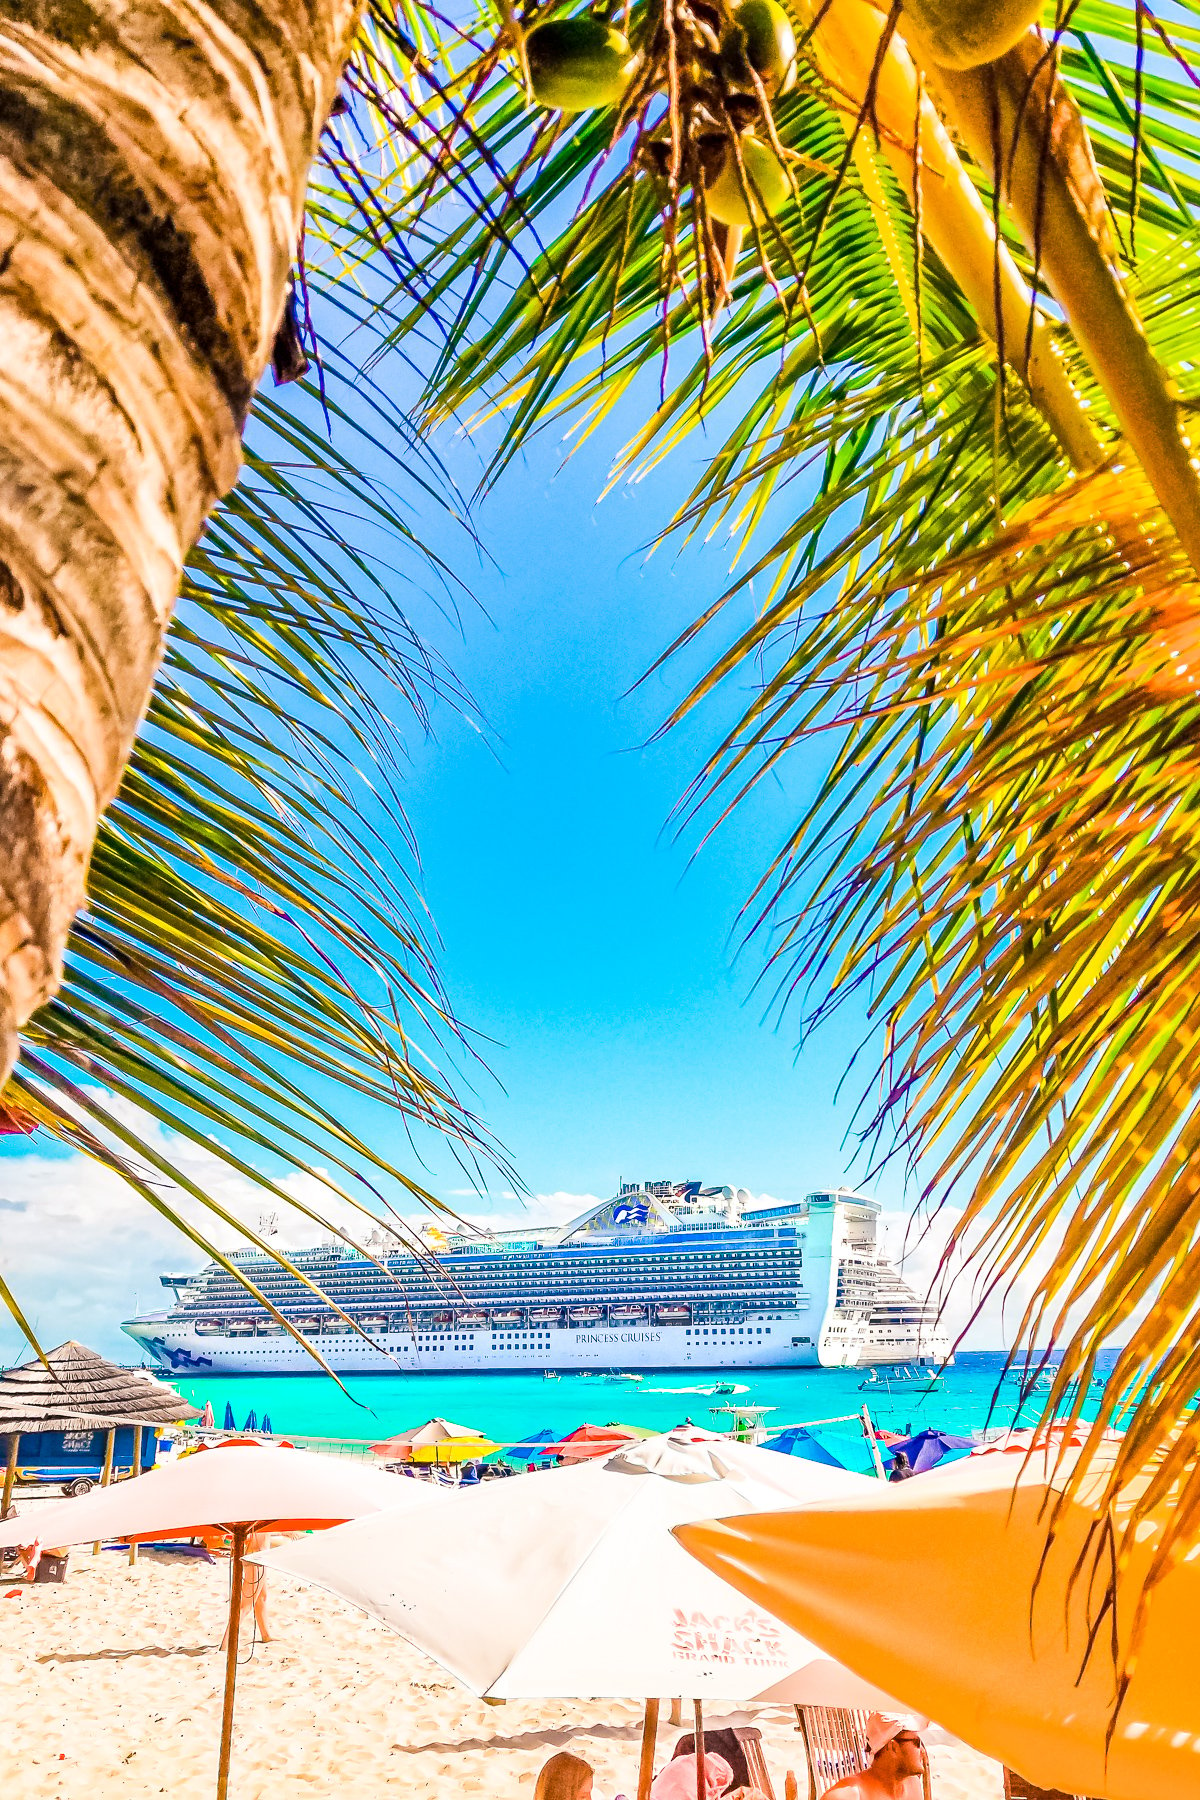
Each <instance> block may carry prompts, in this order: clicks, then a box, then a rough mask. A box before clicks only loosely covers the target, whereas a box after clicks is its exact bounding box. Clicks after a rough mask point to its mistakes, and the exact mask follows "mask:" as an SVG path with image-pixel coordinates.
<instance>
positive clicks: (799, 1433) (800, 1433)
mask: <svg viewBox="0 0 1200 1800" xmlns="http://www.w3.org/2000/svg"><path fill="white" fill-rule="evenodd" d="M762 1447H763V1449H764V1450H777V1451H779V1452H780V1454H781V1455H783V1456H802V1457H803V1458H804V1459H805V1461H806V1462H815V1463H824V1464H825V1466H826V1467H827V1468H830V1469H844V1468H845V1466H846V1465H845V1463H844V1462H839V1461H838V1458H837V1457H836V1456H835V1455H834V1454H833V1452H832V1450H827V1449H826V1448H825V1446H824V1444H822V1443H821V1441H820V1440H819V1439H818V1438H815V1437H814V1436H813V1434H812V1432H811V1431H809V1430H807V1429H806V1428H805V1427H804V1426H803V1425H792V1426H789V1427H788V1429H787V1430H786V1431H781V1432H780V1433H779V1436H778V1437H773V1438H768V1439H767V1440H766V1442H765V1443H764V1444H763V1446H762Z"/></svg>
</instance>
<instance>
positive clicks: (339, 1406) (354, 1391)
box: [172, 1351, 1044, 1468]
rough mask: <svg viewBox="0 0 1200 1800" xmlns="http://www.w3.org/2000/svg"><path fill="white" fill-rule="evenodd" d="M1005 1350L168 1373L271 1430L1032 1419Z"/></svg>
mask: <svg viewBox="0 0 1200 1800" xmlns="http://www.w3.org/2000/svg"><path fill="white" fill-rule="evenodd" d="M1003 1367H1004V1357H1003V1355H1002V1354H1001V1353H1000V1352H998V1351H974V1352H965V1353H964V1354H963V1355H961V1356H960V1357H959V1358H958V1359H957V1361H956V1363H955V1364H954V1366H953V1367H952V1368H950V1369H947V1370H946V1372H945V1374H944V1375H943V1376H942V1377H941V1378H940V1380H938V1381H937V1382H935V1383H933V1384H932V1385H931V1384H930V1383H929V1382H928V1381H925V1380H918V1381H914V1382H896V1381H894V1380H886V1381H885V1380H884V1379H882V1371H881V1379H880V1380H879V1381H878V1382H877V1383H875V1382H873V1383H871V1384H870V1385H868V1386H867V1387H863V1386H862V1385H861V1383H862V1382H863V1380H864V1376H865V1375H866V1371H864V1370H859V1369H855V1370H838V1369H806V1370H798V1369H774V1370H766V1371H762V1372H758V1371H751V1372H747V1371H745V1370H732V1371H729V1372H728V1373H727V1374H725V1375H724V1376H720V1377H718V1376H716V1375H713V1374H711V1373H710V1374H708V1375H707V1376H706V1375H698V1374H696V1373H695V1372H694V1371H691V1370H689V1371H688V1372H686V1373H684V1372H683V1371H681V1370H661V1371H657V1372H652V1373H647V1374H646V1375H645V1376H644V1377H643V1379H642V1380H641V1381H637V1382H635V1381H628V1380H612V1379H609V1378H606V1377H604V1376H595V1375H587V1376H580V1375H561V1376H559V1377H558V1378H557V1379H555V1380H547V1379H545V1378H544V1377H543V1376H541V1375H529V1374H494V1375H478V1374H472V1375H369V1376H348V1377H347V1378H346V1383H345V1388H344V1389H343V1388H340V1387H339V1386H338V1385H337V1383H336V1382H335V1381H333V1380H331V1379H330V1378H329V1377H328V1376H326V1375H321V1374H314V1375H277V1376H260V1375H217V1376H211V1377H208V1378H205V1379H193V1378H190V1377H181V1376H174V1377H172V1385H173V1386H174V1387H176V1388H177V1389H178V1390H179V1392H180V1393H181V1394H183V1395H184V1396H185V1397H186V1398H187V1399H189V1400H192V1401H194V1402H195V1403H196V1405H198V1406H203V1405H204V1402H205V1401H206V1400H211V1401H212V1406H213V1412H214V1414H215V1415H216V1419H217V1422H218V1424H219V1423H220V1422H221V1420H222V1418H223V1417H224V1413H225V1406H226V1403H227V1402H228V1403H229V1404H230V1405H231V1406H232V1408H233V1414H234V1419H235V1421H236V1423H237V1425H238V1426H241V1425H242V1424H243V1422H244V1421H245V1419H246V1417H247V1415H248V1414H249V1413H250V1411H251V1410H252V1409H253V1411H254V1412H255V1413H256V1414H257V1416H258V1421H259V1423H260V1424H261V1423H262V1419H263V1415H264V1413H266V1414H267V1415H269V1417H270V1421H271V1427H272V1430H273V1431H274V1432H275V1433H276V1434H282V1435H286V1434H287V1433H289V1432H294V1433H297V1434H304V1435H315V1436H321V1437H331V1438H358V1439H364V1438H366V1439H375V1438H380V1437H387V1436H390V1435H392V1434H393V1433H395V1432H397V1431H400V1430H403V1429H404V1428H405V1427H407V1426H411V1425H416V1424H420V1423H422V1422H423V1421H424V1420H425V1419H427V1418H430V1417H431V1416H434V1415H440V1416H441V1417H443V1418H447V1419H451V1420H453V1421H454V1422H455V1423H456V1424H460V1425H467V1426H470V1427H472V1428H473V1429H477V1430H479V1431H480V1432H482V1433H483V1434H484V1435H485V1436H487V1437H489V1438H491V1439H492V1440H493V1441H494V1442H496V1443H502V1444H503V1443H519V1442H520V1441H521V1440H522V1439H525V1438H528V1437H531V1436H532V1435H533V1434H534V1433H535V1432H538V1431H540V1430H542V1429H543V1428H544V1427H549V1428H550V1429H551V1430H552V1431H554V1432H555V1433H556V1434H558V1435H562V1434H564V1433H566V1432H568V1431H571V1430H573V1429H574V1427H575V1426H577V1425H581V1424H583V1423H584V1422H585V1421H586V1422H588V1423H591V1424H608V1423H610V1422H613V1421H616V1422H619V1423H621V1424H628V1425H640V1426H646V1427H650V1428H653V1429H656V1430H664V1431H665V1430H668V1429H669V1428H670V1427H671V1426H673V1425H678V1424H679V1423H681V1422H682V1420H684V1419H685V1418H690V1419H691V1420H692V1421H693V1423H694V1424H696V1425H704V1426H711V1427H714V1428H716V1429H725V1428H727V1427H728V1424H729V1420H728V1418H722V1417H720V1416H719V1415H716V1416H714V1411H713V1409H716V1408H720V1407H723V1406H729V1405H731V1404H737V1405H753V1406H762V1407H771V1408H773V1409H774V1410H773V1411H772V1412H770V1413H769V1414H767V1416H766V1418H765V1420H764V1423H765V1424H766V1425H767V1427H768V1428H769V1429H772V1430H777V1429H780V1428H782V1427H783V1426H785V1425H796V1424H802V1423H809V1422H811V1421H813V1420H821V1419H830V1418H836V1417H837V1416H838V1415H846V1414H857V1413H858V1412H859V1411H860V1409H861V1408H862V1406H863V1405H864V1404H865V1405H867V1406H868V1407H869V1408H870V1412H871V1417H872V1420H873V1421H874V1422H875V1423H876V1424H878V1425H881V1426H884V1427H885V1428H886V1429H888V1430H890V1431H903V1430H905V1429H906V1428H907V1427H908V1426H910V1425H911V1427H912V1429H913V1430H914V1431H919V1430H921V1429H923V1428H924V1427H925V1426H934V1427H937V1428H939V1429H941V1430H944V1431H950V1432H957V1433H963V1434H966V1433H968V1432H971V1431H976V1430H979V1429H982V1428H983V1427H985V1426H988V1425H991V1426H1007V1425H1011V1424H1013V1423H1025V1424H1032V1423H1033V1422H1034V1420H1035V1419H1036V1418H1037V1417H1038V1416H1039V1415H1040V1413H1041V1408H1042V1402H1043V1398H1044V1396H1042V1395H1039V1394H1035V1395H1033V1396H1031V1397H1030V1398H1029V1399H1028V1400H1027V1401H1026V1403H1025V1406H1024V1408H1023V1410H1022V1411H1021V1413H1020V1417H1019V1418H1018V1402H1019V1397H1020V1396H1019V1388H1018V1384H1017V1382H1015V1381H1013V1380H1007V1381H1001V1374H1002V1371H1003ZM718 1379H720V1380H723V1381H728V1382H736V1383H737V1385H738V1387H739V1389H742V1388H744V1389H745V1391H744V1392H738V1393H737V1394H734V1395H724V1394H706V1393H699V1392H697V1391H696V1390H697V1389H698V1388H701V1387H708V1386H711V1385H712V1384H713V1383H714V1382H715V1381H717V1380H718ZM818 1435H819V1436H821V1437H822V1438H823V1439H824V1440H825V1441H826V1442H827V1443H828V1445H829V1447H830V1449H831V1450H832V1451H833V1452H834V1454H835V1455H837V1456H838V1457H839V1458H840V1459H841V1460H842V1461H844V1462H845V1463H846V1465H847V1466H848V1467H851V1468H866V1467H867V1466H868V1464H869V1452H868V1450H867V1446H866V1443H865V1440H864V1437H863V1432H862V1428H861V1425H860V1424H859V1423H858V1422H857V1421H856V1420H853V1419H851V1420H849V1421H844V1422H840V1423H835V1424H829V1425H825V1426H822V1427H821V1428H820V1431H819V1434H818Z"/></svg>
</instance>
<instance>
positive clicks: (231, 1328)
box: [226, 1319, 254, 1337]
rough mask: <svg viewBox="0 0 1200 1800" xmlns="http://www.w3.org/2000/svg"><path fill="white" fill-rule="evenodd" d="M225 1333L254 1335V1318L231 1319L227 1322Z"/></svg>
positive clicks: (229, 1334)
mask: <svg viewBox="0 0 1200 1800" xmlns="http://www.w3.org/2000/svg"><path fill="white" fill-rule="evenodd" d="M226 1335H227V1336H228V1337H253V1336H254V1320H253V1319H231V1320H230V1322H229V1325H228V1326H227V1328H226Z"/></svg>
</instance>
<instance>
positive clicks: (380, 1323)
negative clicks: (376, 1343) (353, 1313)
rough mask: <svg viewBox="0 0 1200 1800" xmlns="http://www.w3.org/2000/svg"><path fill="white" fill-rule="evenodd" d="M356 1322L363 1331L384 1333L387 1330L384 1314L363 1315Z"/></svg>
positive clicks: (386, 1319) (386, 1317) (386, 1320)
mask: <svg viewBox="0 0 1200 1800" xmlns="http://www.w3.org/2000/svg"><path fill="white" fill-rule="evenodd" d="M358 1322H359V1324H360V1325H361V1326H362V1328H363V1330H364V1331H386V1330H387V1328H388V1316H387V1314H386V1313H364V1314H363V1316H362V1318H361V1319H360V1320H359V1321H358Z"/></svg>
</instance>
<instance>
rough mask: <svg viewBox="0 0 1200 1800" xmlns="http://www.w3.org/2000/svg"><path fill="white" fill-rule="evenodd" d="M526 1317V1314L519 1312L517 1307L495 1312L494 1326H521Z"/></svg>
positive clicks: (493, 1316) (493, 1317)
mask: <svg viewBox="0 0 1200 1800" xmlns="http://www.w3.org/2000/svg"><path fill="white" fill-rule="evenodd" d="M524 1317H525V1314H524V1313H523V1312H519V1311H518V1310H517V1308H516V1307H512V1308H508V1309H506V1310H505V1311H503V1312H494V1313H493V1314H492V1324H493V1325H501V1326H503V1325H519V1324H520V1323H521V1321H522V1320H523V1319H524Z"/></svg>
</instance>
